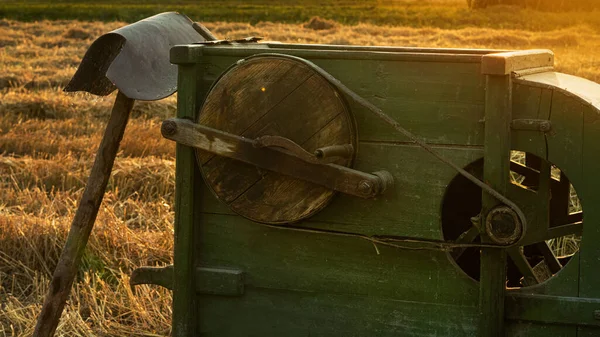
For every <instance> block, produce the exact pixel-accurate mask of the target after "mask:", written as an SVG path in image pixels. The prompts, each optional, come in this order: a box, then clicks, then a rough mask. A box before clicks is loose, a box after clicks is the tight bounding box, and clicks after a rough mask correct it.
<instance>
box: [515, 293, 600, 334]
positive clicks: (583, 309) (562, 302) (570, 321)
mask: <svg viewBox="0 0 600 337" xmlns="http://www.w3.org/2000/svg"><path fill="white" fill-rule="evenodd" d="M598 308H600V299H596V298H593V299H592V298H579V297H561V296H544V295H528V294H511V295H508V296H507V298H506V311H505V315H506V318H507V319H509V320H519V321H528V322H538V323H550V324H567V325H578V326H591V327H595V328H596V329H595V330H594V331H595V332H596V333H600V320H598V319H596V318H595V317H594V312H595V311H596V310H599V309H598Z"/></svg>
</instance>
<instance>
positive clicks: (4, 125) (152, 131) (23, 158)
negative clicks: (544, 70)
mask: <svg viewBox="0 0 600 337" xmlns="http://www.w3.org/2000/svg"><path fill="white" fill-rule="evenodd" d="M317 23H321V25H316V24H315V22H313V23H311V24H310V23H304V24H282V23H270V22H262V23H257V24H255V25H250V24H247V23H225V22H212V23H207V24H206V25H207V26H208V28H209V29H211V30H212V31H213V33H214V34H215V35H217V36H218V37H221V38H226V37H227V38H236V37H246V36H252V35H254V36H263V37H265V38H266V39H268V40H278V41H282V42H297V43H332V44H364V45H397V46H423V47H463V48H464V47H469V48H498V49H526V48H549V49H552V50H554V52H555V54H556V66H557V69H558V70H559V71H562V72H566V73H570V74H574V75H578V76H581V77H585V78H588V79H591V80H594V81H596V82H600V33H599V31H598V30H597V29H596V28H594V27H591V26H587V25H578V24H574V25H571V26H569V27H565V28H560V29H556V30H550V31H544V32H536V31H529V30H510V29H486V28H462V29H440V28H411V27H392V26H385V27H384V26H375V25H370V24H359V25H354V26H343V25H339V24H336V23H332V22H323V21H322V20H320V21H319V22H317ZM123 24H124V23H119V22H113V23H101V22H78V21H41V22H31V23H24V22H17V21H10V20H0V69H2V70H3V71H2V72H0V184H1V185H0V336H22V335H23V336H26V335H30V334H31V332H32V331H33V326H34V324H35V319H36V316H37V314H38V313H39V310H40V304H41V303H42V301H43V296H44V295H45V292H46V290H47V288H46V287H47V282H48V278H49V276H50V275H51V272H52V270H53V269H54V266H55V263H56V260H57V258H58V256H59V254H60V250H61V248H62V245H63V243H64V239H65V238H66V234H67V231H68V228H69V225H70V222H71V220H72V218H73V215H74V213H75V209H76V206H77V202H78V199H79V197H80V195H81V192H82V188H83V186H84V185H85V182H86V179H87V174H88V172H89V169H90V167H91V164H92V161H93V157H94V153H95V150H96V148H97V146H98V144H99V141H100V138H101V136H102V131H103V128H104V125H105V123H106V121H107V120H108V114H109V110H110V106H111V104H112V101H113V100H114V96H109V97H103V98H100V97H95V96H91V95H87V94H79V93H78V94H65V93H63V92H62V91H61V89H62V87H64V86H65V85H66V83H67V82H68V80H69V79H70V77H71V76H72V74H73V73H74V71H75V69H76V67H77V65H78V64H79V61H80V58H81V56H82V55H83V54H84V52H85V50H86V49H87V47H88V46H89V44H90V43H91V42H92V41H93V40H94V38H96V37H98V36H99V35H101V34H102V33H103V32H107V31H110V30H112V29H114V28H117V27H119V26H121V25H123ZM317 26H321V28H322V27H323V26H324V27H325V28H326V29H321V30H317V29H315V28H317ZM175 100H176V98H175V97H170V98H167V99H165V100H162V101H159V102H152V103H141V102H138V103H136V106H135V108H134V112H133V114H132V117H133V119H132V120H131V121H130V124H129V125H128V128H127V130H126V133H125V138H124V140H123V143H122V145H121V150H120V153H119V158H118V159H117V162H116V163H115V169H114V172H113V177H112V178H111V181H110V183H109V187H108V191H107V194H106V196H105V199H104V203H103V205H102V207H101V209H100V212H99V214H98V220H97V222H96V227H95V228H94V231H93V235H92V237H91V239H90V243H89V245H88V249H87V251H86V254H85V256H84V263H83V265H82V267H81V268H80V269H79V278H78V282H77V283H76V285H75V287H74V290H73V293H72V294H73V295H72V296H71V299H70V301H69V303H68V306H67V308H66V310H65V313H64V314H63V318H62V321H61V325H60V326H59V333H58V335H61V336H91V335H95V336H124V335H143V336H166V335H168V334H169V332H170V319H171V312H170V304H171V295H170V292H168V291H164V290H162V289H160V288H158V287H149V286H141V287H138V288H136V290H135V291H132V290H131V289H130V288H129V286H128V275H129V274H130V273H131V271H132V270H133V269H134V268H136V267H138V266H142V265H146V266H154V265H164V264H169V263H171V255H172V248H173V229H172V222H173V209H172V202H173V190H174V146H173V144H171V143H170V142H169V141H166V140H163V139H162V138H161V136H160V123H161V121H162V120H163V119H164V118H167V117H171V116H173V115H174V114H175V109H176V108H175Z"/></svg>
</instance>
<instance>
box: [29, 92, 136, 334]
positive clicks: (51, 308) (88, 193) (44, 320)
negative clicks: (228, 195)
mask: <svg viewBox="0 0 600 337" xmlns="http://www.w3.org/2000/svg"><path fill="white" fill-rule="evenodd" d="M134 102H135V100H133V99H131V98H129V97H127V96H125V94H123V93H121V92H119V93H118V94H117V98H116V100H115V103H114V105H113V109H112V112H111V115H110V119H109V121H108V124H107V126H106V130H105V132H104V137H103V138H102V142H101V143H100V147H99V148H98V152H97V153H96V158H95V160H94V165H93V167H92V171H91V172H90V176H89V178H88V182H87V185H86V187H85V190H84V192H83V196H82V197H81V200H80V202H79V207H78V208H77V212H76V213H75V217H74V218H73V222H72V223H71V230H70V231H69V236H68V238H67V242H66V243H65V247H64V248H63V251H62V253H61V255H60V259H59V260H58V264H57V265H56V269H55V270H54V275H53V276H52V281H51V283H50V288H49V289H48V294H47V295H46V299H45V301H44V305H43V306H42V311H41V313H40V315H39V316H38V321H37V324H36V326H35V331H34V333H33V337H51V336H53V335H54V332H55V331H56V327H57V326H58V321H59V319H60V316H61V314H62V311H63V309H64V307H65V302H66V301H67V297H68V296H69V292H70V290H71V286H72V284H73V280H74V279H75V275H76V274H77V268H78V266H79V262H80V261H81V256H82V255H83V251H84V249H85V246H86V245H87V242H88V239H89V237H90V233H91V232H92V228H93V227H94V221H95V220H96V215H97V214H98V209H99V208H100V204H101V203H102V198H103V197H104V192H105V190H106V185H107V184H108V178H109V177H110V173H111V171H112V167H113V163H114V161H115V157H116V155H117V151H118V150H119V144H120V143H121V139H123V134H124V132H125V127H126V126H127V121H128V119H129V113H130V112H131V109H132V108H133V103H134Z"/></svg>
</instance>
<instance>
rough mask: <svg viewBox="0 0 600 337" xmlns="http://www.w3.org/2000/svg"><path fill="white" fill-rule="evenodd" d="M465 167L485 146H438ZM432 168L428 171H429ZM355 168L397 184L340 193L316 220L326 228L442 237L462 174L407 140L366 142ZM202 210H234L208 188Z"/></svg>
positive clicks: (380, 233) (360, 148)
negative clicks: (445, 213)
mask: <svg viewBox="0 0 600 337" xmlns="http://www.w3.org/2000/svg"><path fill="white" fill-rule="evenodd" d="M435 149H436V151H438V152H440V153H442V154H443V155H444V156H446V157H447V158H449V159H451V160H452V161H453V162H455V163H456V164H457V165H459V166H467V165H468V164H470V163H472V162H474V161H476V160H477V159H479V158H481V156H482V150H481V149H480V148H471V147H467V148H462V147H435ZM424 167H427V168H428V169H427V170H423V168H424ZM354 168H355V169H357V170H360V171H363V172H374V171H378V170H388V171H389V172H390V173H391V174H392V175H393V176H394V180H395V183H394V186H393V187H392V188H391V189H390V190H389V191H388V192H386V193H385V194H384V195H382V196H379V197H377V198H376V199H362V198H356V197H351V196H346V195H342V194H338V195H337V196H336V197H335V198H333V200H332V202H331V203H330V204H329V205H328V206H327V207H325V208H324V209H323V210H322V211H321V212H319V213H317V214H316V215H315V216H313V217H312V218H311V220H314V221H319V222H321V223H323V225H322V226H323V228H326V229H330V230H340V231H350V232H357V233H362V234H367V235H398V236H414V237H422V238H428V239H442V238H443V237H442V233H441V219H440V214H439V212H440V209H441V207H442V201H443V198H444V194H445V192H446V186H447V185H448V184H449V183H450V181H451V180H452V179H453V178H454V177H455V176H456V174H457V173H456V172H454V170H452V169H451V168H449V167H448V166H446V165H444V164H443V163H440V162H439V161H438V160H436V159H435V158H434V157H433V156H431V155H430V154H429V153H427V152H425V151H424V150H423V149H421V148H420V147H417V146H414V145H406V144H389V143H361V144H360V146H359V149H358V158H357V161H356V164H355V166H354ZM202 193H203V200H204V202H203V204H202V205H200V206H199V207H200V208H201V210H202V212H208V213H218V214H232V212H231V210H230V209H229V208H228V207H227V206H226V205H225V204H223V203H220V202H218V200H216V199H215V197H214V196H213V195H211V193H210V192H208V191H206V190H204V191H203V192H202Z"/></svg>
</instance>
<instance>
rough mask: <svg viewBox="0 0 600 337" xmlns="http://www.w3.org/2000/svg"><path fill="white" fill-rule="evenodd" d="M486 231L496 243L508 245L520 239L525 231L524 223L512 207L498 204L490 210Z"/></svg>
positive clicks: (486, 221)
mask: <svg viewBox="0 0 600 337" xmlns="http://www.w3.org/2000/svg"><path fill="white" fill-rule="evenodd" d="M485 232H486V234H487V236H488V237H489V238H490V240H492V241H493V242H494V243H497V244H499V245H506V246H507V245H511V244H513V243H515V242H517V240H519V238H520V237H521V235H522V233H523V224H522V223H521V221H519V216H518V215H517V213H515V211H514V210H512V209H511V208H510V207H508V206H497V207H494V208H493V209H492V210H491V211H489V212H488V215H487V217H486V220H485Z"/></svg>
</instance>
